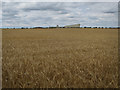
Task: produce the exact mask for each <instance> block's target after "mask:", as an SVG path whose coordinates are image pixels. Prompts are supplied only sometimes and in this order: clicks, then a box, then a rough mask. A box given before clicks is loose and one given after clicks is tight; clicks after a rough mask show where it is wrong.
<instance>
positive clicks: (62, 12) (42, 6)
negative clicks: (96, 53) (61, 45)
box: [2, 2, 118, 27]
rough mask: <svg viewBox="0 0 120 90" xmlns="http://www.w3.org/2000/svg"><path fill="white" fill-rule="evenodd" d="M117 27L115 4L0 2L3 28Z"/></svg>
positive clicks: (116, 8)
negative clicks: (71, 25) (74, 25)
mask: <svg viewBox="0 0 120 90" xmlns="http://www.w3.org/2000/svg"><path fill="white" fill-rule="evenodd" d="M69 24H81V26H104V27H107V26H108V27H109V26H112V27H114V26H118V3H117V2H25V3H22V2H3V3H2V26H3V27H34V26H56V25H59V26H64V25H69Z"/></svg>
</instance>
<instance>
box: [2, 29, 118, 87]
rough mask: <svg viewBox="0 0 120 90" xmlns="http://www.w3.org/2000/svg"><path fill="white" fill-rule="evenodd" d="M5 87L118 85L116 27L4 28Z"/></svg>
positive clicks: (3, 64)
mask: <svg viewBox="0 0 120 90" xmlns="http://www.w3.org/2000/svg"><path fill="white" fill-rule="evenodd" d="M2 40H3V41H2V56H3V59H2V87H3V88H117V87H118V30H117V29H79V28H64V29H59V28H56V29H36V30H35V29H18V30H16V29H8V30H7V29H6V30H2Z"/></svg>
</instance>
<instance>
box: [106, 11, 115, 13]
mask: <svg viewBox="0 0 120 90" xmlns="http://www.w3.org/2000/svg"><path fill="white" fill-rule="evenodd" d="M104 13H116V12H115V11H106V12H104Z"/></svg>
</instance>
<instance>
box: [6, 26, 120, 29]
mask: <svg viewBox="0 0 120 90" xmlns="http://www.w3.org/2000/svg"><path fill="white" fill-rule="evenodd" d="M40 28H42V29H45V28H101V29H102V28H105V29H107V28H108V29H120V27H87V26H85V27H21V28H15V27H14V28H6V29H40Z"/></svg>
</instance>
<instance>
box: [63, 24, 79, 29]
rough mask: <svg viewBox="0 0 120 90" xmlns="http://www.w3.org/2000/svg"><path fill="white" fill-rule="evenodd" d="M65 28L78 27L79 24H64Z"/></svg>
mask: <svg viewBox="0 0 120 90" xmlns="http://www.w3.org/2000/svg"><path fill="white" fill-rule="evenodd" d="M64 27H65V28H80V24H74V25H66V26H64Z"/></svg>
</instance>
